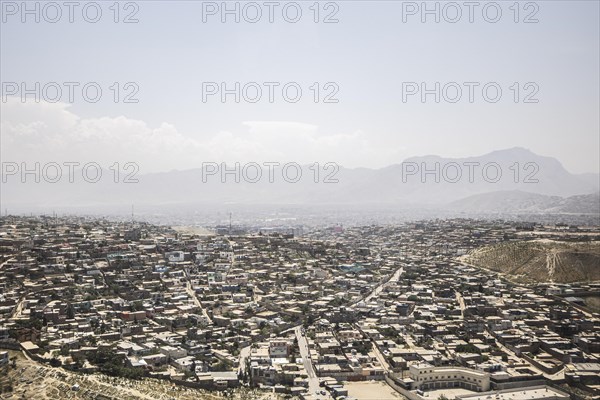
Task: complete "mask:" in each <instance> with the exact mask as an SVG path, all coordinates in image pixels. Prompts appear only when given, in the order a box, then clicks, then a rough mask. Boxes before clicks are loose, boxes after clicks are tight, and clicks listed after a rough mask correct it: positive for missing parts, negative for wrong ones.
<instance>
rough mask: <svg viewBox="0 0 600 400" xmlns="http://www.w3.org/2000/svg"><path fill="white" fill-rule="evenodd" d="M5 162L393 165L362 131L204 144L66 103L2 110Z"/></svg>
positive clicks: (297, 131)
mask: <svg viewBox="0 0 600 400" xmlns="http://www.w3.org/2000/svg"><path fill="white" fill-rule="evenodd" d="M0 124H1V125H0V128H1V130H2V149H1V153H2V160H3V161H14V162H27V163H33V162H36V161H39V162H49V161H55V162H64V161H77V162H81V163H84V162H90V161H95V162H97V163H99V164H100V165H102V166H103V167H105V168H108V167H109V166H110V165H112V164H113V163H114V162H121V163H124V162H136V163H138V165H139V166H140V172H142V173H145V172H151V171H152V172H154V171H168V170H172V169H187V168H197V167H200V166H201V164H202V162H205V161H214V162H223V161H225V162H236V161H239V162H249V161H256V162H264V161H279V162H283V161H285V162H288V161H295V162H299V163H312V162H315V161H319V162H327V161H334V162H337V163H339V164H341V165H344V166H349V167H354V166H362V165H365V164H364V161H365V160H373V159H380V160H382V159H390V160H392V159H393V158H394V157H395V156H396V155H397V154H396V152H395V151H393V150H386V151H384V152H382V151H381V150H380V149H377V148H374V147H373V146H372V145H371V142H370V141H369V139H368V137H367V136H366V135H365V134H364V133H363V132H361V131H356V132H352V133H348V134H346V133H334V134H326V133H323V132H321V131H320V130H319V127H318V126H316V125H311V124H306V123H302V122H294V121H245V122H243V123H242V125H243V126H245V127H246V128H247V130H246V131H245V132H242V133H239V134H234V133H232V132H228V131H221V132H217V133H215V134H213V135H211V136H209V137H208V138H205V139H203V140H198V139H195V138H192V137H189V136H186V135H183V134H182V133H181V132H179V131H178V130H177V128H176V127H175V126H174V125H172V124H169V123H162V124H161V125H160V126H158V127H151V126H148V124H147V123H146V122H144V121H140V120H135V119H131V118H126V117H124V116H117V117H101V118H81V117H79V116H78V115H76V114H75V113H74V112H72V111H71V110H70V106H69V105H67V104H61V103H55V104H50V103H21V102H19V101H18V100H14V99H9V100H8V101H7V102H6V103H3V104H2V120H1V121H0Z"/></svg>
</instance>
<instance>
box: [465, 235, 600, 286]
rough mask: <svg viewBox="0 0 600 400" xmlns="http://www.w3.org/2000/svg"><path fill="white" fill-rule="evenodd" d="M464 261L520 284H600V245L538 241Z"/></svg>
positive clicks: (510, 245) (486, 249)
mask: <svg viewBox="0 0 600 400" xmlns="http://www.w3.org/2000/svg"><path fill="white" fill-rule="evenodd" d="M464 261H466V262H468V263H470V264H472V265H475V266H478V267H482V268H487V269H490V270H493V271H497V272H500V273H502V274H504V275H506V277H507V278H508V279H510V280H513V281H516V280H518V281H520V282H528V283H532V282H557V283H569V282H591V281H598V280H600V267H599V266H600V242H577V243H567V242H556V241H551V240H535V241H524V242H509V243H501V244H497V245H493V246H486V247H483V248H480V249H477V250H474V251H473V252H471V253H470V254H468V255H467V256H466V257H465V258H464Z"/></svg>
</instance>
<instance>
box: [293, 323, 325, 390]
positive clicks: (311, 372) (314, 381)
mask: <svg viewBox="0 0 600 400" xmlns="http://www.w3.org/2000/svg"><path fill="white" fill-rule="evenodd" d="M294 333H295V334H296V339H298V347H299V348H300V355H301V356H302V363H303V364H304V369H305V370H306V374H307V375H308V393H309V394H311V395H312V396H313V398H315V399H317V398H318V399H330V398H331V397H330V396H329V393H328V394H327V395H325V396H323V395H315V392H316V391H321V390H324V389H323V388H322V387H319V377H317V374H316V373H315V369H314V367H313V365H312V360H311V359H310V350H309V349H308V343H307V341H306V337H305V336H303V335H302V326H297V327H295V328H294Z"/></svg>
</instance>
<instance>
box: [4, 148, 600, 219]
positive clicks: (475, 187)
mask: <svg viewBox="0 0 600 400" xmlns="http://www.w3.org/2000/svg"><path fill="white" fill-rule="evenodd" d="M486 166H487V174H484V173H483V171H484V169H485V168H484V167H486ZM427 171H429V172H427ZM432 171H435V172H432ZM204 172H207V170H206V168H205V169H204ZM294 172H295V171H294V170H293V169H292V170H291V173H290V175H291V176H292V177H293V176H294V175H295V173H294ZM331 172H332V169H329V170H325V171H323V170H321V171H320V174H319V178H318V181H319V183H315V182H314V177H315V175H314V171H313V170H311V169H310V167H309V166H302V179H301V180H300V181H299V182H297V183H289V182H286V181H285V180H284V179H283V178H282V175H281V174H282V171H281V169H280V168H279V169H275V170H274V177H275V179H274V182H273V183H270V182H269V180H268V176H269V172H268V170H267V169H263V171H262V179H261V180H260V181H259V182H257V183H252V182H249V181H248V180H244V179H243V178H240V182H239V183H236V182H234V177H233V176H232V175H231V174H230V175H229V176H228V177H226V178H227V180H226V183H222V182H221V179H220V177H219V175H218V174H217V175H211V176H208V177H207V178H208V179H205V180H206V183H204V182H203V177H202V175H203V170H202V169H191V170H184V171H170V172H161V173H150V174H141V175H139V176H138V179H139V183H114V182H113V181H112V179H111V177H112V176H113V175H112V173H111V172H109V171H107V173H106V176H107V177H108V178H107V179H104V178H103V179H102V180H101V181H100V182H98V183H95V184H91V183H87V182H83V181H82V180H81V179H79V180H76V182H75V183H69V182H68V181H67V180H66V179H63V180H61V181H60V182H58V183H46V182H43V181H42V182H41V183H38V184H36V183H34V182H28V183H25V184H22V183H20V179H19V177H18V176H16V177H15V176H12V177H7V183H2V191H1V192H2V193H1V196H2V204H3V206H2V207H9V208H11V207H15V206H19V207H27V206H31V207H39V206H43V207H53V206H66V205H71V204H72V205H78V206H81V205H97V204H98V205H100V204H102V205H107V204H115V205H123V204H140V205H143V204H146V205H172V206H174V207H176V206H177V205H178V204H199V205H202V204H227V203H235V204H247V205H265V204H267V205H268V204H298V205H306V206H311V205H318V204H326V205H335V204H340V205H343V204H346V205H348V204H352V205H369V206H377V205H378V204H380V205H386V206H393V207H399V208H408V209H410V208H422V207H424V208H428V207H431V208H444V209H449V210H457V211H464V212H494V211H497V210H502V211H505V212H510V211H511V210H513V211H514V210H523V211H526V212H527V211H531V212H539V211H542V212H581V213H597V212H598V208H599V207H600V206H599V207H595V206H596V204H598V202H599V200H598V194H597V193H598V192H599V191H600V177H599V175H598V174H583V175H576V174H571V173H569V172H568V171H567V170H566V169H565V168H564V167H563V166H562V165H561V163H560V162H559V161H558V160H556V159H554V158H551V157H544V156H539V155H537V154H534V153H532V152H531V151H529V150H526V149H523V148H512V149H506V150H499V151H494V152H491V153H488V154H484V155H482V156H478V157H466V158H443V157H439V156H423V157H412V158H409V159H406V160H405V161H403V162H402V163H400V164H395V165H391V166H388V167H385V168H381V169H369V168H355V169H349V168H343V167H340V168H339V171H338V172H337V173H336V174H335V175H334V176H333V178H335V179H337V180H338V182H337V183H323V181H324V180H325V177H326V176H327V175H328V173H331ZM470 178H471V179H470ZM578 210H579V211H578Z"/></svg>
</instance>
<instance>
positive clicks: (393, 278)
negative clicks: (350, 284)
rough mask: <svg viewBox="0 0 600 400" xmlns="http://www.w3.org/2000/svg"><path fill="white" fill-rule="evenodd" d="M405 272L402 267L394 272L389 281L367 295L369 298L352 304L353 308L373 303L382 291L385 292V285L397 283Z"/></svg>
mask: <svg viewBox="0 0 600 400" xmlns="http://www.w3.org/2000/svg"><path fill="white" fill-rule="evenodd" d="M403 272H404V267H400V268H398V269H397V270H396V272H394V273H393V274H392V275H391V276H390V277H389V278H388V279H386V280H385V281H384V282H382V283H381V284H380V285H379V286H377V287H376V288H375V289H373V291H372V292H371V293H369V294H368V295H367V297H365V298H363V299H361V300H359V301H357V302H356V303H354V304H352V305H351V307H354V306H356V305H357V304H359V303H368V302H370V301H371V299H372V298H373V297H375V296H378V295H379V293H381V291H382V290H383V288H384V287H385V285H387V284H388V283H390V282H395V281H397V280H398V279H400V275H402V273H403Z"/></svg>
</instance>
